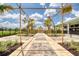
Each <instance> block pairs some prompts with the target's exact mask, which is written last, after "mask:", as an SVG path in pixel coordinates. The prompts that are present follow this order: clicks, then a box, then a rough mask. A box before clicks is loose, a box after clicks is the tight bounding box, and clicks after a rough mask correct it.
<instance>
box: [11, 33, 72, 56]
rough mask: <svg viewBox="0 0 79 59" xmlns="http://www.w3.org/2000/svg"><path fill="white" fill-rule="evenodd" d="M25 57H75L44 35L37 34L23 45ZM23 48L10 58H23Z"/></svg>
mask: <svg viewBox="0 0 79 59" xmlns="http://www.w3.org/2000/svg"><path fill="white" fill-rule="evenodd" d="M22 47H23V53H24V56H73V55H72V54H71V53H70V52H69V51H67V50H66V49H64V48H63V47H62V46H60V45H59V44H58V43H57V42H56V41H54V40H52V39H51V38H50V37H48V36H47V35H46V34H44V33H37V34H36V35H34V36H33V37H31V38H30V39H29V40H28V41H26V42H25V43H24V44H23V45H22ZM20 51H21V47H19V48H18V49H17V50H15V51H14V52H13V53H12V54H11V55H10V56H22V53H21V52H20Z"/></svg>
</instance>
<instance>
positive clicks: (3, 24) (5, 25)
mask: <svg viewBox="0 0 79 59" xmlns="http://www.w3.org/2000/svg"><path fill="white" fill-rule="evenodd" d="M0 27H3V28H19V23H11V22H9V21H5V22H1V23H0Z"/></svg>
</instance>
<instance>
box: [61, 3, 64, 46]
mask: <svg viewBox="0 0 79 59" xmlns="http://www.w3.org/2000/svg"><path fill="white" fill-rule="evenodd" d="M61 6H62V8H63V3H62V4H61ZM63 11H64V10H62V11H61V17H62V19H61V24H62V26H61V27H62V44H63V41H64V37H63V36H64V28H63V27H64V24H63V19H64V14H63Z"/></svg>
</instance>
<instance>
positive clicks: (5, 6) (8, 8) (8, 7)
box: [0, 4, 13, 14]
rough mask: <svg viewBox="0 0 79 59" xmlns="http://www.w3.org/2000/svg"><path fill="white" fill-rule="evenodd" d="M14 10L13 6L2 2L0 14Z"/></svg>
mask: <svg viewBox="0 0 79 59" xmlns="http://www.w3.org/2000/svg"><path fill="white" fill-rule="evenodd" d="M9 10H13V7H12V6H10V5H6V4H0V14H3V13H4V12H5V11H9Z"/></svg>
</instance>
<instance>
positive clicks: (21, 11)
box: [13, 3, 64, 56]
mask: <svg viewBox="0 0 79 59" xmlns="http://www.w3.org/2000/svg"><path fill="white" fill-rule="evenodd" d="M16 5H17V7H13V9H18V10H19V13H20V16H19V18H20V43H22V35H21V30H22V26H21V24H22V18H21V15H22V13H24V14H26V13H25V11H24V10H26V9H36V10H41V9H58V10H61V17H62V19H61V20H60V21H61V23H62V25H61V28H62V37H61V40H62V42H61V43H63V40H64V38H63V36H64V32H63V30H64V28H63V25H64V23H63V19H64V13H63V12H64V10H62V9H63V8H64V7H63V3H62V4H61V8H27V7H22V4H21V3H19V4H16ZM26 15H27V14H26ZM27 16H28V18H29V15H27ZM21 52H22V55H23V56H24V53H23V47H21Z"/></svg>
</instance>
